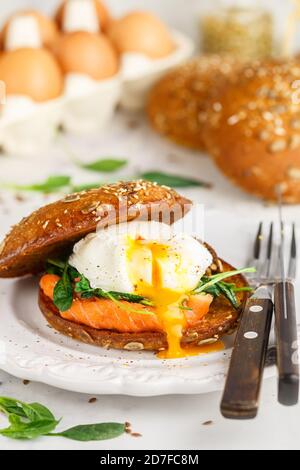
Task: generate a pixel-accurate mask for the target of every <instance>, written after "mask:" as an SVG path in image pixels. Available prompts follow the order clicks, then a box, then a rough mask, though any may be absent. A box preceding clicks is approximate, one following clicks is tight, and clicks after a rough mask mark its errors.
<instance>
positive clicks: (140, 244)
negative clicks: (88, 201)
mask: <svg viewBox="0 0 300 470" xmlns="http://www.w3.org/2000/svg"><path fill="white" fill-rule="evenodd" d="M69 263H70V265H71V266H73V267H74V268H76V269H77V271H78V272H79V273H81V274H83V275H84V276H85V277H86V278H87V279H88V280H89V282H90V285H91V287H92V288H102V289H104V290H107V291H116V292H122V293H134V294H137V295H141V296H143V297H146V298H147V299H149V300H151V301H152V302H153V304H154V305H155V307H156V313H157V315H158V317H159V320H160V322H161V324H162V326H163V328H164V330H165V332H166V334H167V340H168V345H169V348H168V351H166V352H163V355H161V356H160V357H169V358H171V357H172V358H174V357H183V356H185V355H186V353H185V352H184V350H182V348H181V346H180V341H181V338H182V334H183V330H184V328H185V315H184V312H183V310H182V308H181V304H182V302H183V301H184V300H185V299H186V298H187V295H188V293H189V292H190V291H192V290H193V289H194V288H195V287H196V286H197V284H198V282H199V280H200V279H201V277H202V276H203V275H204V274H205V271H206V269H207V268H208V267H209V266H210V264H211V263H212V256H211V254H210V252H209V251H208V250H207V248H206V247H205V246H204V245H203V244H202V243H200V242H199V241H197V240H196V239H195V238H193V237H192V236H190V235H188V234H185V233H177V234H174V232H173V229H172V227H170V226H169V225H166V224H163V223H160V222H155V221H150V222H129V223H123V224H119V225H114V226H110V227H108V228H107V229H104V230H101V231H99V232H96V233H92V234H89V235H87V236H86V237H85V238H83V239H82V240H80V241H79V242H78V243H76V244H75V246H74V248H73V253H72V255H71V257H70V259H69Z"/></svg>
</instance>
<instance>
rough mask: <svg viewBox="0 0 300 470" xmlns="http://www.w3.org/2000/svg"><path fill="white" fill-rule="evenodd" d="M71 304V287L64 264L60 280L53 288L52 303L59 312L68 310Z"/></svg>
mask: <svg viewBox="0 0 300 470" xmlns="http://www.w3.org/2000/svg"><path fill="white" fill-rule="evenodd" d="M72 302H73V287H72V283H71V279H70V277H69V274H68V264H66V266H65V268H64V271H63V274H62V277H61V279H60V280H59V281H58V282H57V284H56V285H55V287H54V293H53V303H54V305H55V306H56V307H57V308H58V309H59V310H60V311H61V312H65V311H66V310H69V308H70V307H71V305H72Z"/></svg>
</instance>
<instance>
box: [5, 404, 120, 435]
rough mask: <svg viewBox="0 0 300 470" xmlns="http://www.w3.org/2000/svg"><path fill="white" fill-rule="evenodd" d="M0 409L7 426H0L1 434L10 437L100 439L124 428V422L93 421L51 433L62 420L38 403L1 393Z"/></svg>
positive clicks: (118, 432) (115, 433) (117, 433)
mask: <svg viewBox="0 0 300 470" xmlns="http://www.w3.org/2000/svg"><path fill="white" fill-rule="evenodd" d="M0 412H2V413H4V414H5V415H6V416H7V418H8V421H9V426H8V427H7V428H4V429H0V435H2V436H5V437H9V438H11V439H35V438H37V437H40V436H61V437H65V438H68V439H73V440H76V441H100V440H104V439H112V438H114V437H118V436H120V435H121V434H123V433H124V432H125V428H126V426H125V424H123V423H96V424H85V425H80V426H75V427H73V428H70V429H66V430H65V431H62V432H58V433H53V432H52V431H54V430H55V429H56V427H57V425H58V424H59V423H60V421H61V420H57V419H56V418H55V417H54V415H53V413H52V412H51V411H50V410H49V409H48V408H46V407H45V406H44V405H41V404H40V403H24V402H22V401H20V400H16V399H14V398H7V397H0Z"/></svg>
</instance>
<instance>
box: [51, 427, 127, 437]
mask: <svg viewBox="0 0 300 470" xmlns="http://www.w3.org/2000/svg"><path fill="white" fill-rule="evenodd" d="M124 432H125V424H123V423H98V424H83V425H81V426H75V427H73V428H70V429H67V430H66V431H63V432H60V433H53V434H51V436H61V437H66V438H68V439H73V440H75V441H103V440H106V439H113V438H115V437H118V436H121V435H122V434H124Z"/></svg>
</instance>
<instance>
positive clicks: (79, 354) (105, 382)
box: [0, 210, 274, 396]
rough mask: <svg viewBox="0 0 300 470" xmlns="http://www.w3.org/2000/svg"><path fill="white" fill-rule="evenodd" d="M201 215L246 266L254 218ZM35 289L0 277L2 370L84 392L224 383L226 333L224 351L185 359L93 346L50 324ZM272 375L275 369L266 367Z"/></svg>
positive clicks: (29, 281) (33, 282) (215, 238)
mask: <svg viewBox="0 0 300 470" xmlns="http://www.w3.org/2000/svg"><path fill="white" fill-rule="evenodd" d="M205 220H206V222H205V225H206V230H205V234H206V239H207V240H209V241H210V242H211V243H212V245H213V246H214V247H216V248H217V250H218V251H219V253H221V255H222V256H223V257H224V258H226V259H227V260H228V261H229V262H232V263H233V264H236V266H239V267H240V266H242V265H244V264H245V263H246V261H245V259H244V258H245V253H247V252H248V248H249V243H251V228H252V225H253V222H251V221H248V220H247V219H244V220H242V221H241V220H237V219H236V218H235V217H234V216H233V215H231V214H230V213H221V212H219V211H214V210H213V211H208V212H207V213H206V217H205ZM221 226H223V227H226V229H224V230H223V233H222V232H221V231H220V230H219V228H220V227H221ZM233 241H234V242H233ZM37 292H38V280H37V279H36V278H25V279H19V280H1V281H0V311H1V314H2V315H3V319H2V321H1V329H0V367H1V368H2V369H3V370H5V371H6V372H9V373H10V374H12V375H15V376H17V377H20V378H22V379H28V380H34V381H39V382H44V383H46V384H50V385H53V386H56V387H60V388H63V389H66V390H72V391H77V392H83V393H89V394H127V395H137V396H151V395H162V394H178V393H179V394H192V393H206V392H210V391H215V390H220V389H221V388H222V387H223V385H224V378H225V373H226V370H227V368H228V364H229V357H230V353H231V346H232V341H233V337H232V336H231V337H230V336H228V337H226V338H225V345H226V347H225V350H224V351H221V352H215V353H210V354H206V355H202V356H198V357H191V358H187V359H183V360H167V361H166V360H164V361H162V360H159V359H157V358H156V357H155V356H154V355H153V354H152V353H147V352H125V351H114V350H105V349H102V348H96V347H94V346H88V345H85V344H83V343H78V342H77V341H75V340H72V339H71V338H67V337H65V336H62V335H60V334H59V333H57V332H56V331H54V330H53V329H51V328H50V327H49V326H48V325H47V323H46V321H45V319H44V317H43V316H42V314H41V313H40V311H39V309H38V306H37ZM273 373H274V368H271V369H267V371H266V374H267V375H271V374H273Z"/></svg>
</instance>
